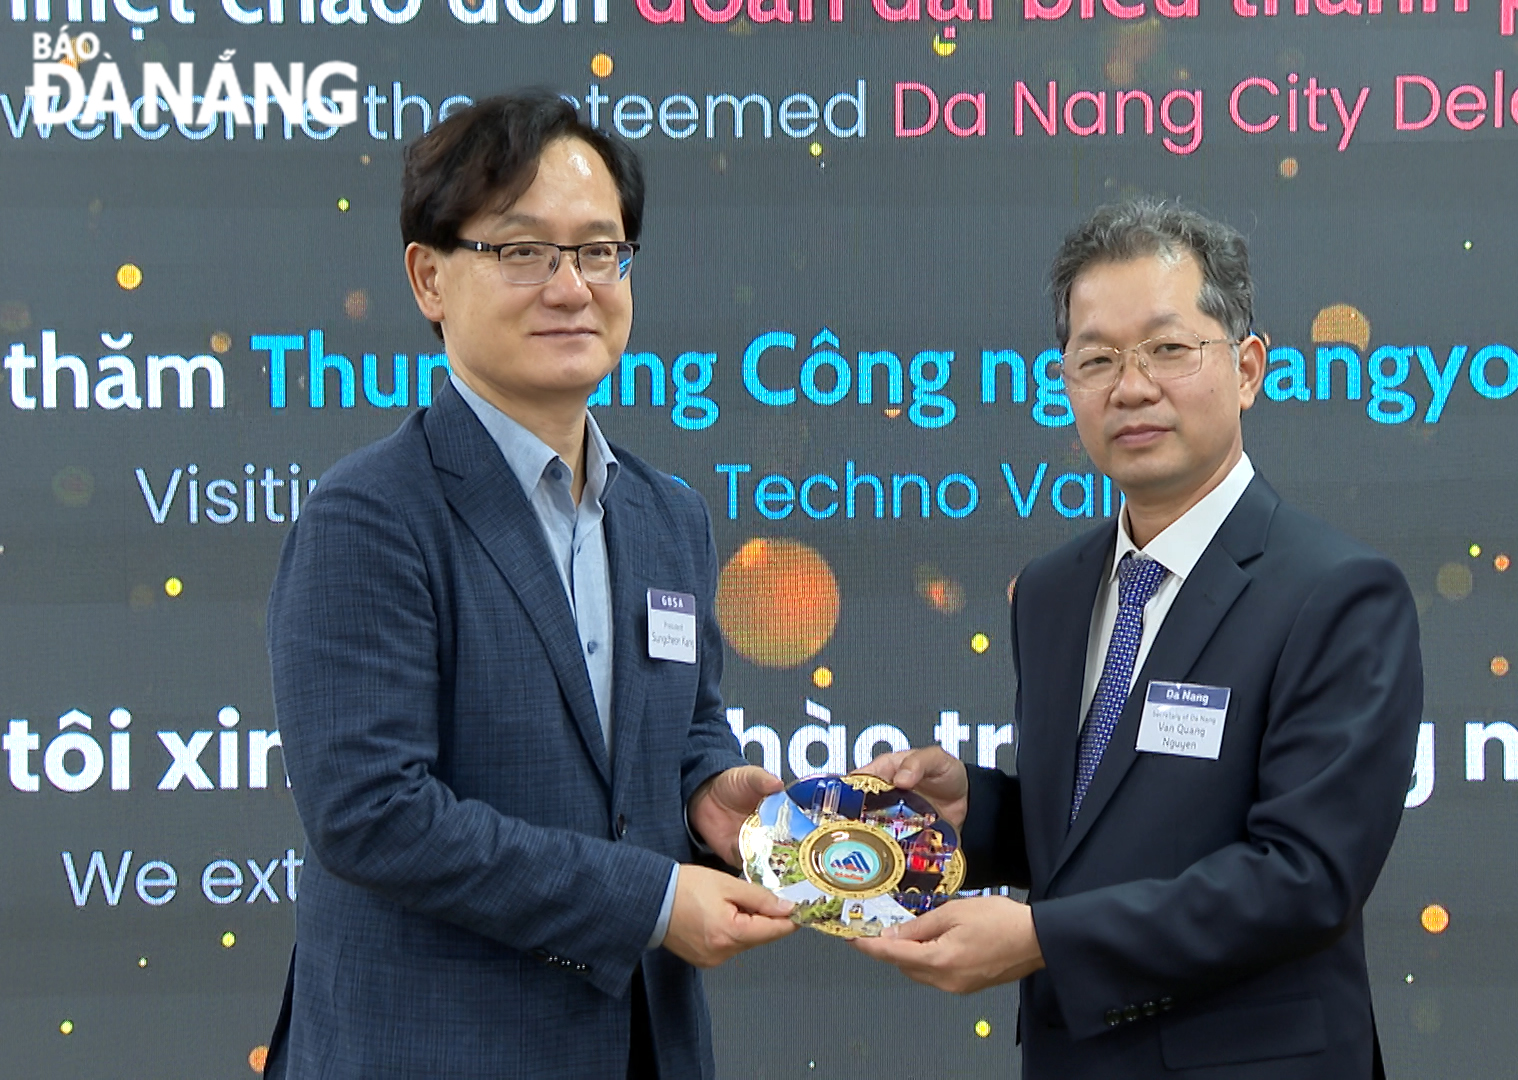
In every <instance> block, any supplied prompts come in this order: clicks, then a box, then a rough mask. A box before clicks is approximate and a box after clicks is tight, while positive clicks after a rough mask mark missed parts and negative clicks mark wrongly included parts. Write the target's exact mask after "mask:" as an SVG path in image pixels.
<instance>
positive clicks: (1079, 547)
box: [1017, 519, 1117, 588]
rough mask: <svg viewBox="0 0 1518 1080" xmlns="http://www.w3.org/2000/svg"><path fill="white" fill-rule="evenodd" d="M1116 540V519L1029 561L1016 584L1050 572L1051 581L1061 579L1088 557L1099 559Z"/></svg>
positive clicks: (1031, 582) (1047, 574) (1033, 581)
mask: <svg viewBox="0 0 1518 1080" xmlns="http://www.w3.org/2000/svg"><path fill="white" fill-rule="evenodd" d="M1116 539H1117V523H1116V519H1113V520H1111V521H1107V522H1105V523H1103V524H1101V525H1098V526H1096V527H1095V528H1093V529H1087V530H1086V531H1085V532H1083V533H1080V534H1078V535H1076V536H1075V537H1073V538H1071V539H1069V540H1066V541H1065V542H1064V543H1063V544H1061V545H1060V546H1059V547H1057V548H1055V549H1054V550H1053V551H1046V552H1045V553H1044V554H1042V555H1038V556H1036V557H1034V558H1033V559H1031V560H1029V562H1028V563H1027V565H1026V566H1024V567H1023V568H1022V570H1021V571H1019V573H1018V576H1017V580H1018V587H1019V588H1021V587H1022V586H1023V585H1024V584H1025V583H1026V584H1034V583H1037V582H1040V581H1042V580H1044V578H1046V577H1048V576H1050V575H1052V577H1053V579H1054V580H1055V581H1063V580H1064V578H1065V576H1066V575H1067V574H1068V573H1069V572H1070V571H1071V569H1072V568H1074V567H1076V566H1079V565H1081V564H1083V563H1084V562H1085V561H1086V560H1088V559H1101V558H1103V557H1104V556H1106V555H1107V554H1108V553H1109V552H1110V551H1111V550H1112V545H1113V544H1114V543H1115V542H1116Z"/></svg>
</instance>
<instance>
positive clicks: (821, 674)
mask: <svg viewBox="0 0 1518 1080" xmlns="http://www.w3.org/2000/svg"><path fill="white" fill-rule="evenodd" d="M812 685H813V686H815V687H817V688H818V689H819V690H826V689H827V688H828V687H830V686H832V685H833V669H832V668H830V667H820V668H818V669H817V670H816V671H814V672H812Z"/></svg>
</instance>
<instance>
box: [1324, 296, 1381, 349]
mask: <svg viewBox="0 0 1518 1080" xmlns="http://www.w3.org/2000/svg"><path fill="white" fill-rule="evenodd" d="M1312 339H1313V341H1315V342H1332V341H1343V342H1346V343H1347V344H1350V345H1353V346H1355V347H1356V348H1358V349H1360V350H1361V351H1362V352H1363V351H1364V350H1365V349H1366V348H1368V347H1369V346H1370V320H1369V319H1367V318H1366V317H1365V315H1364V313H1363V312H1361V311H1360V309H1359V308H1356V307H1351V306H1350V305H1348V304H1330V305H1329V306H1328V307H1326V308H1324V309H1323V310H1322V311H1320V312H1318V315H1317V318H1315V319H1313V321H1312Z"/></svg>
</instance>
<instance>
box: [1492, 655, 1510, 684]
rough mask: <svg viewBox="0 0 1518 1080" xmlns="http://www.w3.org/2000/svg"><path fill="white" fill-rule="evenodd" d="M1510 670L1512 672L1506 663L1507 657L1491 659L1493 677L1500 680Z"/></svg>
mask: <svg viewBox="0 0 1518 1080" xmlns="http://www.w3.org/2000/svg"><path fill="white" fill-rule="evenodd" d="M1510 670H1512V666H1511V665H1510V664H1509V663H1508V662H1507V657H1505V656H1494V657H1492V674H1493V675H1495V676H1497V678H1499V679H1500V678H1502V677H1503V676H1504V675H1506V674H1507V673H1508V672H1509V671H1510Z"/></svg>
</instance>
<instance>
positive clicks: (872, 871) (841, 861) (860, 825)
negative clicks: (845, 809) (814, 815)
mask: <svg viewBox="0 0 1518 1080" xmlns="http://www.w3.org/2000/svg"><path fill="white" fill-rule="evenodd" d="M797 857H798V861H799V862H800V864H801V872H802V873H803V874H805V875H806V879H807V880H808V881H810V882H811V883H812V884H813V885H815V886H816V887H817V888H819V889H821V890H822V891H823V892H825V893H827V894H829V895H830V896H838V897H842V898H844V899H846V900H868V899H870V898H872V897H876V896H884V895H885V894H886V893H888V892H891V891H892V890H893V889H895V888H896V883H897V882H899V881H900V880H901V875H902V874H903V873H905V872H906V868H907V860H906V855H905V853H904V852H903V851H902V850H901V845H899V844H898V843H896V841H895V840H893V839H891V837H890V835H889V834H888V833H886V832H885V831H883V830H881V829H877V828H875V827H874V826H873V825H866V824H865V823H864V822H862V821H850V820H846V819H845V820H838V821H833V822H829V823H828V824H827V825H824V826H822V827H821V828H819V829H817V830H816V831H814V832H811V833H808V834H807V836H806V838H805V839H804V840H802V841H801V848H800V850H799V851H798V852H797Z"/></svg>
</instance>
